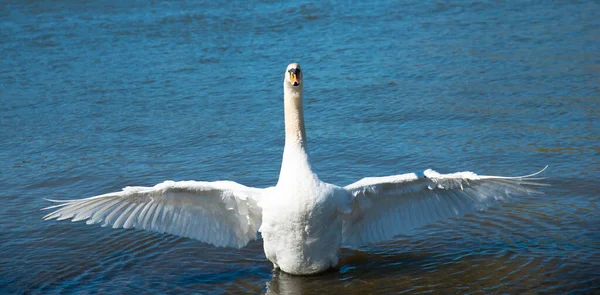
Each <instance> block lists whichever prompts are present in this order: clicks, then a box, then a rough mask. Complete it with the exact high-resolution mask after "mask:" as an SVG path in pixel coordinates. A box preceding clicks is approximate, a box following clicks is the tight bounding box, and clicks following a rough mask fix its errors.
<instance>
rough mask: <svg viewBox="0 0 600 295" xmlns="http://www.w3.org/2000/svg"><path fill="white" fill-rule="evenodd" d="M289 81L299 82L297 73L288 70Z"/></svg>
mask: <svg viewBox="0 0 600 295" xmlns="http://www.w3.org/2000/svg"><path fill="white" fill-rule="evenodd" d="M290 82H291V83H292V84H300V82H299V81H298V75H296V73H293V72H290Z"/></svg>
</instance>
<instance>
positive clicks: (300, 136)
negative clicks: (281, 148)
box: [284, 86, 306, 149]
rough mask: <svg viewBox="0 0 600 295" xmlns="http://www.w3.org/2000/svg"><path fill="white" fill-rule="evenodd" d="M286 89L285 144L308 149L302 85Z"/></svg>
mask: <svg viewBox="0 0 600 295" xmlns="http://www.w3.org/2000/svg"><path fill="white" fill-rule="evenodd" d="M284 89H285V91H284V116H285V145H286V146H287V145H296V146H300V147H302V148H303V149H306V131H305V129H304V111H303V110H302V86H300V87H294V88H292V87H284Z"/></svg>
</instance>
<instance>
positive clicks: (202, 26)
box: [0, 0, 600, 294]
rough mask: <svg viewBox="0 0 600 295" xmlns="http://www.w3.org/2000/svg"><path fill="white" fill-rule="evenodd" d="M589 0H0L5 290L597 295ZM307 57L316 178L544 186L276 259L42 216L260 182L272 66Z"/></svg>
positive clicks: (274, 137) (274, 77)
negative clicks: (353, 246)
mask: <svg viewBox="0 0 600 295" xmlns="http://www.w3.org/2000/svg"><path fill="white" fill-rule="evenodd" d="M599 12H600V4H599V3H598V2H597V1H582V2H574V1H552V2H550V1H505V2H499V3H496V2H487V1H483V2H467V1H452V2H451V3H445V2H439V1H412V0H409V1H403V2H397V1H371V2H368V3H362V4H361V3H354V4H349V3H346V2H345V1H339V2H338V1H330V2H327V3H325V2H323V3H304V2H300V1H290V2H287V3H280V2H279V1H257V2H252V3H249V2H246V1H232V2H226V1H140V0H121V1H107V0H104V1H103V0H100V1H74V0H59V1H3V2H2V4H0V56H1V58H0V101H1V104H0V140H1V141H0V185H1V187H2V190H1V191H0V198H1V201H2V206H1V207H0V220H2V222H1V223H0V293H3V294H7V293H8V294H29V293H31V294H58V293H60V294H72V293H77V294H90V293H94V294H95V293H100V294H137V293H152V294H191V293H211V294H219V293H244V292H246V293H268V294H302V293H305V294H339V293H343V294H375V293H388V294H389V293H408V294H420V293H434V294H435V293H445V294H448V293H453V294H490V293H493V294H496V293H511V294H539V293H546V294H558V293H572V294H591V293H599V292H600V287H599V286H600V281H599V277H600V217H599V214H598V212H599V208H598V206H599V200H600V194H599V191H600V181H599V180H598V176H599V171H600V169H599V168H600V157H599V153H600V126H599V125H600V90H599V89H600V86H599V85H600V54H599V53H600V14H599ZM295 61H298V62H300V63H301V64H302V66H303V70H304V78H305V89H304V90H305V117H306V120H307V122H306V128H307V133H308V138H309V147H310V153H311V159H312V163H313V166H314V168H315V169H316V171H317V172H318V173H319V176H320V177H321V178H322V179H323V180H324V181H327V182H331V183H335V184H338V185H346V184H349V183H352V182H354V181H357V180H358V179H360V178H362V177H365V176H385V175H393V174H400V173H406V172H412V171H422V170H424V169H427V168H433V169H435V170H437V171H440V172H455V171H464V170H471V171H474V172H476V173H479V174H491V175H522V174H527V173H531V172H534V171H537V170H539V169H540V168H542V167H544V166H545V165H549V168H548V170H547V171H546V172H544V174H543V176H545V177H547V179H546V182H547V183H549V184H551V186H549V187H545V188H543V192H544V194H543V195H531V196H525V197H522V198H520V199H517V200H515V201H514V202H511V203H506V204H503V205H501V206H498V207H495V208H493V209H491V210H489V211H487V212H481V213H478V214H474V215H469V216H466V217H465V218H462V219H456V220H449V221H446V222H441V223H438V224H434V225H430V226H428V227H425V228H422V229H419V230H416V231H414V232H413V233H412V234H410V235H406V236H398V237H396V238H395V239H394V240H392V241H389V242H386V243H381V244H376V245H368V246H365V247H364V248H362V249H361V250H360V251H354V250H353V251H350V250H344V252H343V261H344V265H343V266H342V267H341V268H340V269H339V270H337V271H333V272H329V273H326V274H322V275H319V276H312V277H293V276H289V275H286V274H283V273H280V272H277V271H272V266H271V264H270V263H269V262H268V261H267V260H266V258H265V257H264V254H263V251H262V241H261V240H258V241H254V242H251V243H250V244H249V245H248V246H247V247H246V248H244V249H242V250H235V249H225V248H216V247H212V246H210V245H207V244H204V243H201V242H198V241H195V240H190V239H184V238H178V237H174V236H169V235H159V234H154V233H148V232H142V231H136V230H112V229H108V228H101V227H99V226H86V225H85V224H84V223H81V222H80V223H70V222H57V221H47V222H45V221H42V216H43V215H44V214H45V213H44V212H43V211H40V210H39V209H40V208H42V207H44V206H47V205H49V203H48V202H46V201H45V200H44V199H43V198H49V199H71V198H79V197H89V196H93V195H97V194H102V193H108V192H112V191H116V190H120V189H121V188H122V187H124V186H127V185H144V186H151V185H154V184H156V183H159V182H162V181H164V180H166V179H173V180H206V181H212V180H220V179H229V180H234V181H237V182H239V183H242V184H245V185H248V186H255V187H267V186H271V185H274V184H275V183H276V181H277V177H278V172H279V165H280V163H281V162H280V161H281V154H282V151H283V141H284V140H283V104H282V79H283V72H284V70H285V67H286V65H287V64H289V63H291V62H295Z"/></svg>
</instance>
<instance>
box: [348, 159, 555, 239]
mask: <svg viewBox="0 0 600 295" xmlns="http://www.w3.org/2000/svg"><path fill="white" fill-rule="evenodd" d="M546 168H547V166H546ZM546 168H544V169H542V170H541V171H539V172H537V173H534V174H531V175H526V176H519V177H501V176H480V175H477V174H475V173H473V172H458V173H452V174H439V173H437V172H435V171H433V170H431V169H428V170H425V171H424V172H423V173H409V174H403V175H394V176H387V177H370V178H363V179H362V180H360V181H358V182H356V183H353V184H350V185H348V186H346V187H344V189H346V190H347V191H349V192H350V194H352V196H353V197H352V213H350V214H348V215H347V216H346V219H345V220H344V229H343V240H344V244H345V245H347V246H359V245H363V244H367V243H375V242H380V241H384V240H388V239H391V238H392V237H394V236H395V235H398V234H401V233H406V232H408V231H409V230H410V229H414V228H418V227H422V226H424V225H427V224H430V223H433V222H436V221H439V220H442V219H446V218H450V217H458V216H462V215H464V214H468V213H472V212H475V211H478V210H484V209H486V208H488V207H489V206H490V205H493V204H496V203H498V202H502V201H505V200H508V199H510V198H511V197H512V196H513V195H522V194H528V193H535V192H538V191H536V190H534V189H533V187H535V186H540V185H544V184H543V183H540V182H539V180H541V179H542V178H535V176H536V175H538V174H539V173H541V172H542V171H544V170H545V169H546Z"/></svg>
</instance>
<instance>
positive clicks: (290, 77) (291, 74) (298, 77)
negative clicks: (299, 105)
mask: <svg viewBox="0 0 600 295" xmlns="http://www.w3.org/2000/svg"><path fill="white" fill-rule="evenodd" d="M284 84H285V86H286V87H291V88H301V87H302V70H301V69H300V64H298V63H291V64H289V65H288V66H287V68H286V69H285V80H284Z"/></svg>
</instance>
